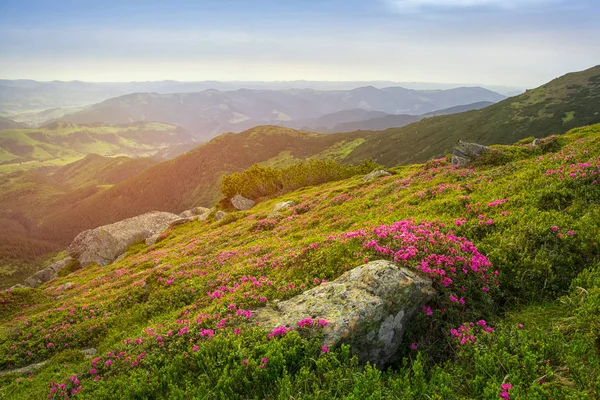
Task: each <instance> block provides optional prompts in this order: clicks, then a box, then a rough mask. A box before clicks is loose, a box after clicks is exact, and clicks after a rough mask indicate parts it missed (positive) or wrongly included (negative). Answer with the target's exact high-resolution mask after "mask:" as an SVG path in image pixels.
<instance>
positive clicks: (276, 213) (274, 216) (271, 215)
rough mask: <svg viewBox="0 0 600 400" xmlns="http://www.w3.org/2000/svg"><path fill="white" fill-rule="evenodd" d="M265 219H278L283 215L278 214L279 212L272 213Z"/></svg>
mask: <svg viewBox="0 0 600 400" xmlns="http://www.w3.org/2000/svg"><path fill="white" fill-rule="evenodd" d="M267 218H268V219H279V218H283V214H282V213H280V212H279V211H273V212H272V213H271V214H269V216H268V217H267Z"/></svg>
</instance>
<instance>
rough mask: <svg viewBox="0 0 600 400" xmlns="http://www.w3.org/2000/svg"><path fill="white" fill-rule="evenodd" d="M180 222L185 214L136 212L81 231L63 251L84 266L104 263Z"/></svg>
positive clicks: (183, 220)
mask: <svg viewBox="0 0 600 400" xmlns="http://www.w3.org/2000/svg"><path fill="white" fill-rule="evenodd" d="M184 222H187V219H186V218H181V217H180V216H179V215H175V214H171V213H168V212H158V211H155V212H150V213H147V214H143V215H138V216H137V217H133V218H127V219H124V220H123V221H119V222H115V223H114V224H110V225H104V226H101V227H98V228H96V229H90V230H87V231H84V232H81V233H80V234H79V235H77V237H76V238H75V240H73V243H71V245H70V246H69V247H68V248H67V252H68V253H69V255H71V257H73V258H76V259H77V260H78V261H79V263H80V264H81V265H82V266H84V267H85V266H87V265H90V264H92V263H96V264H99V265H108V264H110V263H112V262H113V261H114V260H115V259H116V258H117V257H119V256H120V255H121V254H123V253H125V252H126V251H127V248H128V247H129V246H131V245H132V244H134V243H136V242H139V241H144V240H146V239H147V238H149V237H151V236H153V235H156V234H160V233H161V232H163V231H165V230H166V229H168V228H169V227H171V226H173V225H177V224H181V223H184Z"/></svg>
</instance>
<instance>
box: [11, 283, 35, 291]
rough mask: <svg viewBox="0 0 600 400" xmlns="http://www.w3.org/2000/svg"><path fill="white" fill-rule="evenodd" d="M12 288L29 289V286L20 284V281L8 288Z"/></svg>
mask: <svg viewBox="0 0 600 400" xmlns="http://www.w3.org/2000/svg"><path fill="white" fill-rule="evenodd" d="M13 289H31V287H30V286H25V285H21V284H20V283H17V284H16V285H14V286H11V287H10V289H9V290H13Z"/></svg>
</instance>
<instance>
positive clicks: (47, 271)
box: [25, 257, 75, 288]
mask: <svg viewBox="0 0 600 400" xmlns="http://www.w3.org/2000/svg"><path fill="white" fill-rule="evenodd" d="M74 261H75V260H74V259H73V258H71V257H67V258H64V259H62V260H60V261H57V262H55V263H54V264H52V265H50V266H49V267H46V268H44V269H43V270H41V271H38V272H36V273H35V274H33V275H32V276H30V277H29V278H27V279H26V280H25V286H28V287H32V288H36V287H38V286H40V285H41V284H43V283H46V282H48V281H51V280H52V279H55V278H57V277H58V271H60V270H62V269H63V268H65V267H66V266H67V265H69V264H71V263H72V262H74Z"/></svg>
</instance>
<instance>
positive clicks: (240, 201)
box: [231, 194, 256, 211]
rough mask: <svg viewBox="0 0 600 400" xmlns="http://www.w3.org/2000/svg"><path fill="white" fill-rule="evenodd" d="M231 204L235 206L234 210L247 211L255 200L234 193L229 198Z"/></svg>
mask: <svg viewBox="0 0 600 400" xmlns="http://www.w3.org/2000/svg"><path fill="white" fill-rule="evenodd" d="M231 204H232V205H233V206H234V207H235V208H236V210H240V211H247V210H249V209H251V208H252V207H254V205H255V204H256V202H255V201H254V200H250V199H247V198H245V197H244V196H242V195H239V194H236V195H235V196H233V198H232V199H231Z"/></svg>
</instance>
